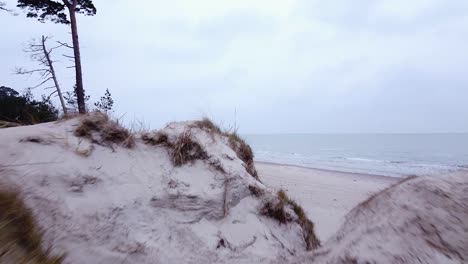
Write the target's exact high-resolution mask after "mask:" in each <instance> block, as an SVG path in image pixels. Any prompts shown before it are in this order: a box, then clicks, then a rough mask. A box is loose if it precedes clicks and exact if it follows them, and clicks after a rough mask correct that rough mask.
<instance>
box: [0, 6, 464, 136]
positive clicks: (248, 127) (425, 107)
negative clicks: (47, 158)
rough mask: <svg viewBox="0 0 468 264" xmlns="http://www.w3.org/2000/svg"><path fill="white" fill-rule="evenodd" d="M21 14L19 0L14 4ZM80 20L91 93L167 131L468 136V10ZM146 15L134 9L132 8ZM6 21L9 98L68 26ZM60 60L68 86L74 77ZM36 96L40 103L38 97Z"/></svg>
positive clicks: (131, 14)
mask: <svg viewBox="0 0 468 264" xmlns="http://www.w3.org/2000/svg"><path fill="white" fill-rule="evenodd" d="M6 2H7V5H9V6H10V7H13V6H14V5H15V3H16V1H14V0H6ZM94 3H95V5H96V8H97V9H98V13H97V15H96V16H94V17H83V16H79V18H78V19H79V20H78V22H79V25H78V27H79V32H80V43H81V48H82V50H81V52H82V60H83V71H84V84H85V89H86V91H87V92H88V93H89V94H90V95H91V96H92V98H91V100H93V99H94V100H96V99H98V98H99V96H100V95H102V94H103V93H104V91H105V89H106V88H109V89H110V91H111V93H112V95H113V97H114V101H115V110H116V111H115V115H116V116H121V115H124V114H125V118H126V120H127V122H129V121H130V120H133V119H136V120H140V121H142V122H144V123H145V124H146V125H147V126H150V127H152V128H158V127H161V126H163V125H165V124H166V123H168V122H170V121H174V120H187V119H195V118H198V117H201V116H203V115H207V116H210V117H212V118H213V119H214V120H216V121H218V122H220V123H222V124H223V125H224V126H230V125H232V124H233V123H234V122H236V124H237V125H238V126H239V129H240V131H241V132H243V133H328V132H332V133H348V132H379V133H380V132H410V133H415V132H468V1H466V0H411V1H408V0H356V1H349V0H343V1H338V0H337V1H331V0H329V1H325V0H318V1H316V0H290V1H288V0H281V1H280V0H278V1H276V0H233V1H230V0H222V1H220V0H196V1H194V0H173V1H162V0H139V1H128V0H112V1H109V0H107V1H105V0H94ZM137 3H138V4H137ZM18 13H19V15H18V16H11V15H8V14H6V13H4V12H2V13H0V25H1V32H0V33H1V41H0V86H1V85H5V86H9V87H11V88H14V89H17V90H22V89H24V88H27V87H28V86H30V85H32V84H33V83H34V81H35V80H36V78H35V77H31V78H29V79H28V78H25V77H24V76H15V75H13V74H12V72H13V69H14V68H15V67H16V66H23V67H26V68H33V67H34V65H33V64H32V63H31V62H30V60H29V58H28V57H27V55H25V54H24V53H23V52H22V49H23V47H24V45H25V44H26V43H27V42H28V41H29V40H30V39H31V38H32V37H40V36H41V34H45V35H50V36H53V37H54V39H55V40H60V41H68V42H71V41H70V40H69V38H70V35H69V28H67V26H65V25H55V24H53V23H51V22H48V23H45V24H41V23H39V22H37V21H36V20H34V19H29V18H26V17H25V14H24V12H23V11H18ZM65 52H67V51H65V50H64V51H63V52H61V51H59V52H57V53H56V54H54V55H55V57H56V60H59V62H57V65H56V67H57V68H59V79H60V83H61V84H62V86H63V87H64V89H66V90H71V89H72V88H71V87H72V85H73V79H74V71H73V70H70V69H66V68H65V67H66V66H69V65H70V63H69V62H67V61H66V59H65V58H63V57H61V54H62V53H65ZM35 93H37V94H40V93H42V91H40V90H37V91H36V92H35Z"/></svg>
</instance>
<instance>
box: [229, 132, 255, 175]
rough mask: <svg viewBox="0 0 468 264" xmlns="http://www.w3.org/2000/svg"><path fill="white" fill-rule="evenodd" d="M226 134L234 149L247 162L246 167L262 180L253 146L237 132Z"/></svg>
mask: <svg viewBox="0 0 468 264" xmlns="http://www.w3.org/2000/svg"><path fill="white" fill-rule="evenodd" d="M225 135H226V136H227V137H228V138H229V145H230V146H231V148H232V150H234V152H236V154H237V157H238V158H239V159H241V160H242V161H243V162H244V163H245V169H246V170H247V172H248V173H249V174H250V175H252V177H254V178H255V179H256V180H257V181H260V178H259V177H258V172H257V170H256V169H255V164H254V154H253V151H252V148H251V147H250V146H249V144H247V143H246V142H245V140H244V139H242V138H241V137H240V136H239V135H238V134H237V132H235V131H234V132H230V133H228V132H226V133H225Z"/></svg>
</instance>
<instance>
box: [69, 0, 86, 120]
mask: <svg viewBox="0 0 468 264" xmlns="http://www.w3.org/2000/svg"><path fill="white" fill-rule="evenodd" d="M67 7H68V11H69V12H70V22H71V32H72V41H73V53H74V57H75V72H76V97H77V103H78V112H79V113H80V114H85V113H86V105H85V100H84V89H83V75H82V72H81V56H80V43H79V41H78V28H77V25H76V14H75V9H76V1H75V2H74V4H72V5H68V6H67Z"/></svg>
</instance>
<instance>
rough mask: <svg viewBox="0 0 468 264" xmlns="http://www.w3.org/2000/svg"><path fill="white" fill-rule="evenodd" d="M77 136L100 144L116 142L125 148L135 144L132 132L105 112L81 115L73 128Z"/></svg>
mask: <svg viewBox="0 0 468 264" xmlns="http://www.w3.org/2000/svg"><path fill="white" fill-rule="evenodd" d="M75 135H76V136H77V137H85V138H88V139H90V140H91V141H92V142H93V143H96V144H100V145H110V146H111V145H112V144H114V143H115V144H118V145H122V146H124V147H126V148H132V147H133V146H135V138H134V136H133V134H132V133H130V131H129V130H128V129H126V128H124V127H123V126H121V125H120V124H119V123H118V122H117V121H114V120H111V119H110V118H109V116H108V115H107V114H105V113H100V112H95V113H90V114H87V115H86V116H84V117H82V118H81V120H80V123H79V125H78V127H77V128H76V130H75Z"/></svg>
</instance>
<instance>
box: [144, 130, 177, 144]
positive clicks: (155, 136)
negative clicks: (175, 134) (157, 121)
mask: <svg viewBox="0 0 468 264" xmlns="http://www.w3.org/2000/svg"><path fill="white" fill-rule="evenodd" d="M141 140H143V142H144V143H145V144H148V145H152V146H158V145H162V146H167V145H170V142H169V136H168V135H167V134H165V133H162V132H156V133H152V134H151V133H145V134H143V135H142V136H141Z"/></svg>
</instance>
